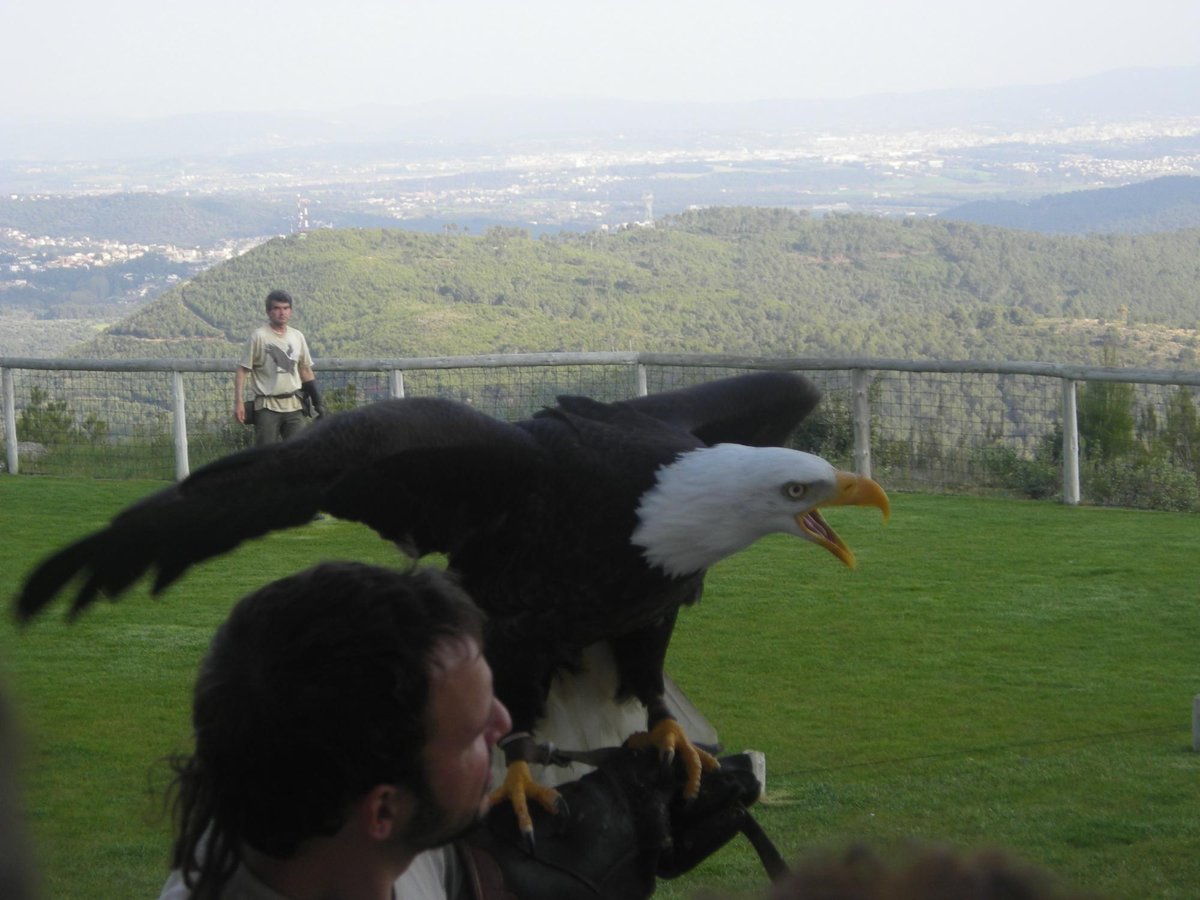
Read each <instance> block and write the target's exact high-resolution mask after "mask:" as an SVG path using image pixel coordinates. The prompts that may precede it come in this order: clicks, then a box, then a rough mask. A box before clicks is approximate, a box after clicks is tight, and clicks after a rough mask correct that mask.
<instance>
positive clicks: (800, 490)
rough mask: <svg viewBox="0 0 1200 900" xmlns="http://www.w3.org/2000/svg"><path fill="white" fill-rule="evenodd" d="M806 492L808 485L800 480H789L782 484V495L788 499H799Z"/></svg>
mask: <svg viewBox="0 0 1200 900" xmlns="http://www.w3.org/2000/svg"><path fill="white" fill-rule="evenodd" d="M807 492H808V485H807V484H805V483H804V482H802V481H789V482H788V483H787V484H785V485H784V486H783V496H785V497H787V498H788V499H789V500H800V499H802V498H803V497H804V495H805V494H806V493H807Z"/></svg>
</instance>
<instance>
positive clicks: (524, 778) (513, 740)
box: [488, 734, 567, 852]
mask: <svg viewBox="0 0 1200 900" xmlns="http://www.w3.org/2000/svg"><path fill="white" fill-rule="evenodd" d="M503 749H504V756H505V760H506V762H507V764H508V769H507V771H506V772H505V774H504V782H503V784H501V785H500V787H498V788H496V789H495V790H494V791H492V792H491V793H490V794H489V795H488V802H489V804H490V805H492V806H495V805H496V804H497V803H501V802H503V801H504V800H507V801H509V802H510V803H511V804H512V807H513V813H514V814H515V815H516V817H517V827H518V828H519V829H520V831H521V838H522V840H523V841H524V843H525V846H526V849H528V850H529V851H530V852H532V851H533V818H532V817H531V816H530V815H529V798H531V797H532V798H533V799H534V800H536V801H537V802H538V803H539V804H540V805H541V807H542V808H543V809H544V810H546V812H548V813H550V814H551V815H557V814H559V813H564V814H565V813H566V812H567V804H566V801H565V800H563V798H562V796H561V795H560V794H559V793H558V791H556V790H554V788H551V787H546V786H545V785H543V784H538V782H537V781H536V780H535V779H534V777H533V773H532V772H530V771H529V763H528V762H527V761H526V760H527V759H528V758H529V757H530V755H531V754H534V755H536V753H537V752H538V749H537V745H536V744H534V742H533V739H532V738H531V737H529V735H528V734H518V735H513V736H511V737H509V738H508V739H507V740H506V741H505V742H503Z"/></svg>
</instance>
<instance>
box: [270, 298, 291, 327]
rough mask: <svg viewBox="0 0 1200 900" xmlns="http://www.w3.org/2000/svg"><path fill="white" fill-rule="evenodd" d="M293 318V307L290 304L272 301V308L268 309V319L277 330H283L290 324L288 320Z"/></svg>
mask: <svg viewBox="0 0 1200 900" xmlns="http://www.w3.org/2000/svg"><path fill="white" fill-rule="evenodd" d="M291 317H292V305H291V304H290V303H278V302H276V301H274V300H272V301H271V305H270V307H268V309H267V319H268V320H269V321H270V323H271V325H273V326H274V327H275V328H282V327H283V326H284V325H286V324H287V323H288V319H290V318H291Z"/></svg>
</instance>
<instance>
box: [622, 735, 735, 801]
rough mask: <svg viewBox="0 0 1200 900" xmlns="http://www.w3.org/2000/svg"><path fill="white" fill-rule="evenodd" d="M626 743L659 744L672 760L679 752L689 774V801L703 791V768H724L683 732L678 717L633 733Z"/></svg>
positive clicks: (635, 745) (685, 792) (635, 746)
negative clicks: (701, 789)
mask: <svg viewBox="0 0 1200 900" xmlns="http://www.w3.org/2000/svg"><path fill="white" fill-rule="evenodd" d="M625 746H626V747H631V748H632V749H634V750H642V749H645V748H646V747H656V748H657V749H658V752H659V755H660V756H662V757H663V758H664V759H665V760H666V761H668V762H671V761H672V760H674V758H675V754H676V753H677V752H678V753H679V758H680V759H681V760H682V761H683V768H684V771H685V772H686V773H687V781H686V782H684V785H683V796H684V797H686V798H687V799H689V800H691V799H693V798H694V797H696V796H697V795H698V794H699V793H700V772H701V770H702V769H703V770H705V771H709V772H711V771H713V770H714V769H719V768H721V764H720V763H719V762H718V761H717V758H716V757H715V756H713V755H712V754H711V753H707V752H705V751H704V750H701V749H700V748H699V747H697V746H696V745H695V744H693V743H692V742H691V741H690V740H688V736H687V735H686V734H684V733H683V729H682V728H680V727H679V723H678V722H676V721H675V720H674V719H663V720H662V721H660V722H659V723H658V724H657V725H655V726H654V728H653V729H652V730H651V731H649V732H646V731H639V732H638V733H637V734H634V735H631V736H630V737H629V739H628V740H627V741H626V742H625Z"/></svg>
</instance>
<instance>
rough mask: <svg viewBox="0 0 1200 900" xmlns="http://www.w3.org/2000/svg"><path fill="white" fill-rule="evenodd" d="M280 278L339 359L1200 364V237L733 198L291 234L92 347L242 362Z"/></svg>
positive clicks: (213, 272) (184, 288) (183, 289)
mask: <svg viewBox="0 0 1200 900" xmlns="http://www.w3.org/2000/svg"><path fill="white" fill-rule="evenodd" d="M274 287H285V288H287V289H288V290H290V291H291V292H292V294H293V296H294V297H295V298H296V315H295V319H294V323H295V324H296V325H297V326H298V327H299V328H301V329H302V330H303V331H304V332H305V333H306V334H307V335H308V337H309V341H310V343H311V345H312V348H313V352H314V355H316V356H318V357H333V356H336V357H374V356H388V357H392V356H425V355H456V354H468V353H482V352H518V351H555V350H610V349H630V348H632V349H637V350H658V351H686V352H729V353H747V354H760V355H804V356H808V355H812V356H817V355H822V356H827V355H848V354H858V355H870V356H877V357H904V358H951V359H1023V360H1044V361H1078V362H1098V361H1099V357H1100V351H1099V349H1098V347H1099V344H1101V343H1104V342H1109V343H1114V344H1116V345H1117V348H1118V354H1119V357H1120V361H1121V362H1122V363H1124V364H1138V365H1143V364H1152V365H1164V366H1179V365H1183V366H1193V365H1195V360H1196V357H1197V350H1198V349H1200V339H1198V337H1197V332H1196V330H1195V329H1196V327H1197V324H1198V319H1200V296H1198V295H1200V230H1189V231H1180V232H1175V233H1171V234H1157V235H1146V236H1137V237H1127V236H1126V237H1122V236H1106V237H1091V238H1081V237H1044V236H1039V235H1036V234H1031V233H1027V232H1017V231H1006V230H1003V229H999V228H992V227H985V226H977V225H970V224H965V223H959V222H948V221H939V220H932V219H905V220H885V219H879V218H872V217H865V216H831V217H826V218H819V219H818V218H810V217H807V216H804V215H801V214H796V213H792V212H788V211H783V210H769V209H748V208H723V209H707V210H702V211H696V212H689V213H685V214H683V215H681V216H677V217H672V218H669V219H664V220H662V221H660V222H658V223H656V226H655V227H653V228H630V229H626V230H622V231H619V232H614V233H588V234H562V235H558V236H554V237H542V238H539V239H536V240H535V239H531V238H530V237H528V236H527V235H526V234H525V233H524V232H522V231H519V230H516V229H503V228H493V229H491V230H489V231H487V232H486V233H484V234H482V235H468V234H461V233H457V234H443V235H430V234H420V233H415V232H407V231H402V230H375V229H372V230H346V231H343V230H337V231H334V230H329V231H314V232H310V233H307V234H302V235H295V236H292V237H288V238H280V239H277V240H274V241H271V242H269V243H267V244H264V245H262V246H260V247H258V248H257V249H255V250H253V251H251V252H249V253H247V254H245V255H244V256H241V257H239V258H237V259H234V260H232V261H230V262H228V263H226V264H223V265H220V266H218V267H216V268H213V269H209V270H208V271H206V272H204V273H203V274H201V275H200V276H198V277H197V278H195V279H194V280H193V281H191V282H189V283H187V284H184V285H181V286H179V287H177V288H174V289H172V290H171V291H169V292H168V293H166V294H164V295H163V296H162V297H160V298H159V299H158V300H156V301H155V302H154V303H153V304H151V305H150V306H148V307H146V308H145V309H143V310H141V311H140V312H138V313H137V314H135V315H133V316H131V317H130V318H128V319H126V320H124V321H122V322H120V323H118V324H117V325H115V326H113V327H112V328H110V329H109V330H108V331H107V332H106V333H105V334H103V335H102V336H100V337H99V338H98V339H97V340H95V341H92V342H90V343H89V344H87V345H85V346H84V348H83V350H82V353H84V354H85V355H95V356H105V357H150V356H156V357H163V356H205V357H230V356H234V355H236V354H237V353H238V351H239V349H240V347H241V344H242V342H243V341H244V340H245V338H246V336H247V335H248V333H249V331H250V329H251V328H252V327H254V326H255V325H257V324H259V323H260V322H262V321H263V319H264V317H263V312H262V300H263V297H264V296H265V295H266V293H267V292H268V290H270V289H271V288H274ZM77 352H79V351H77ZM72 355H74V354H72Z"/></svg>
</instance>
